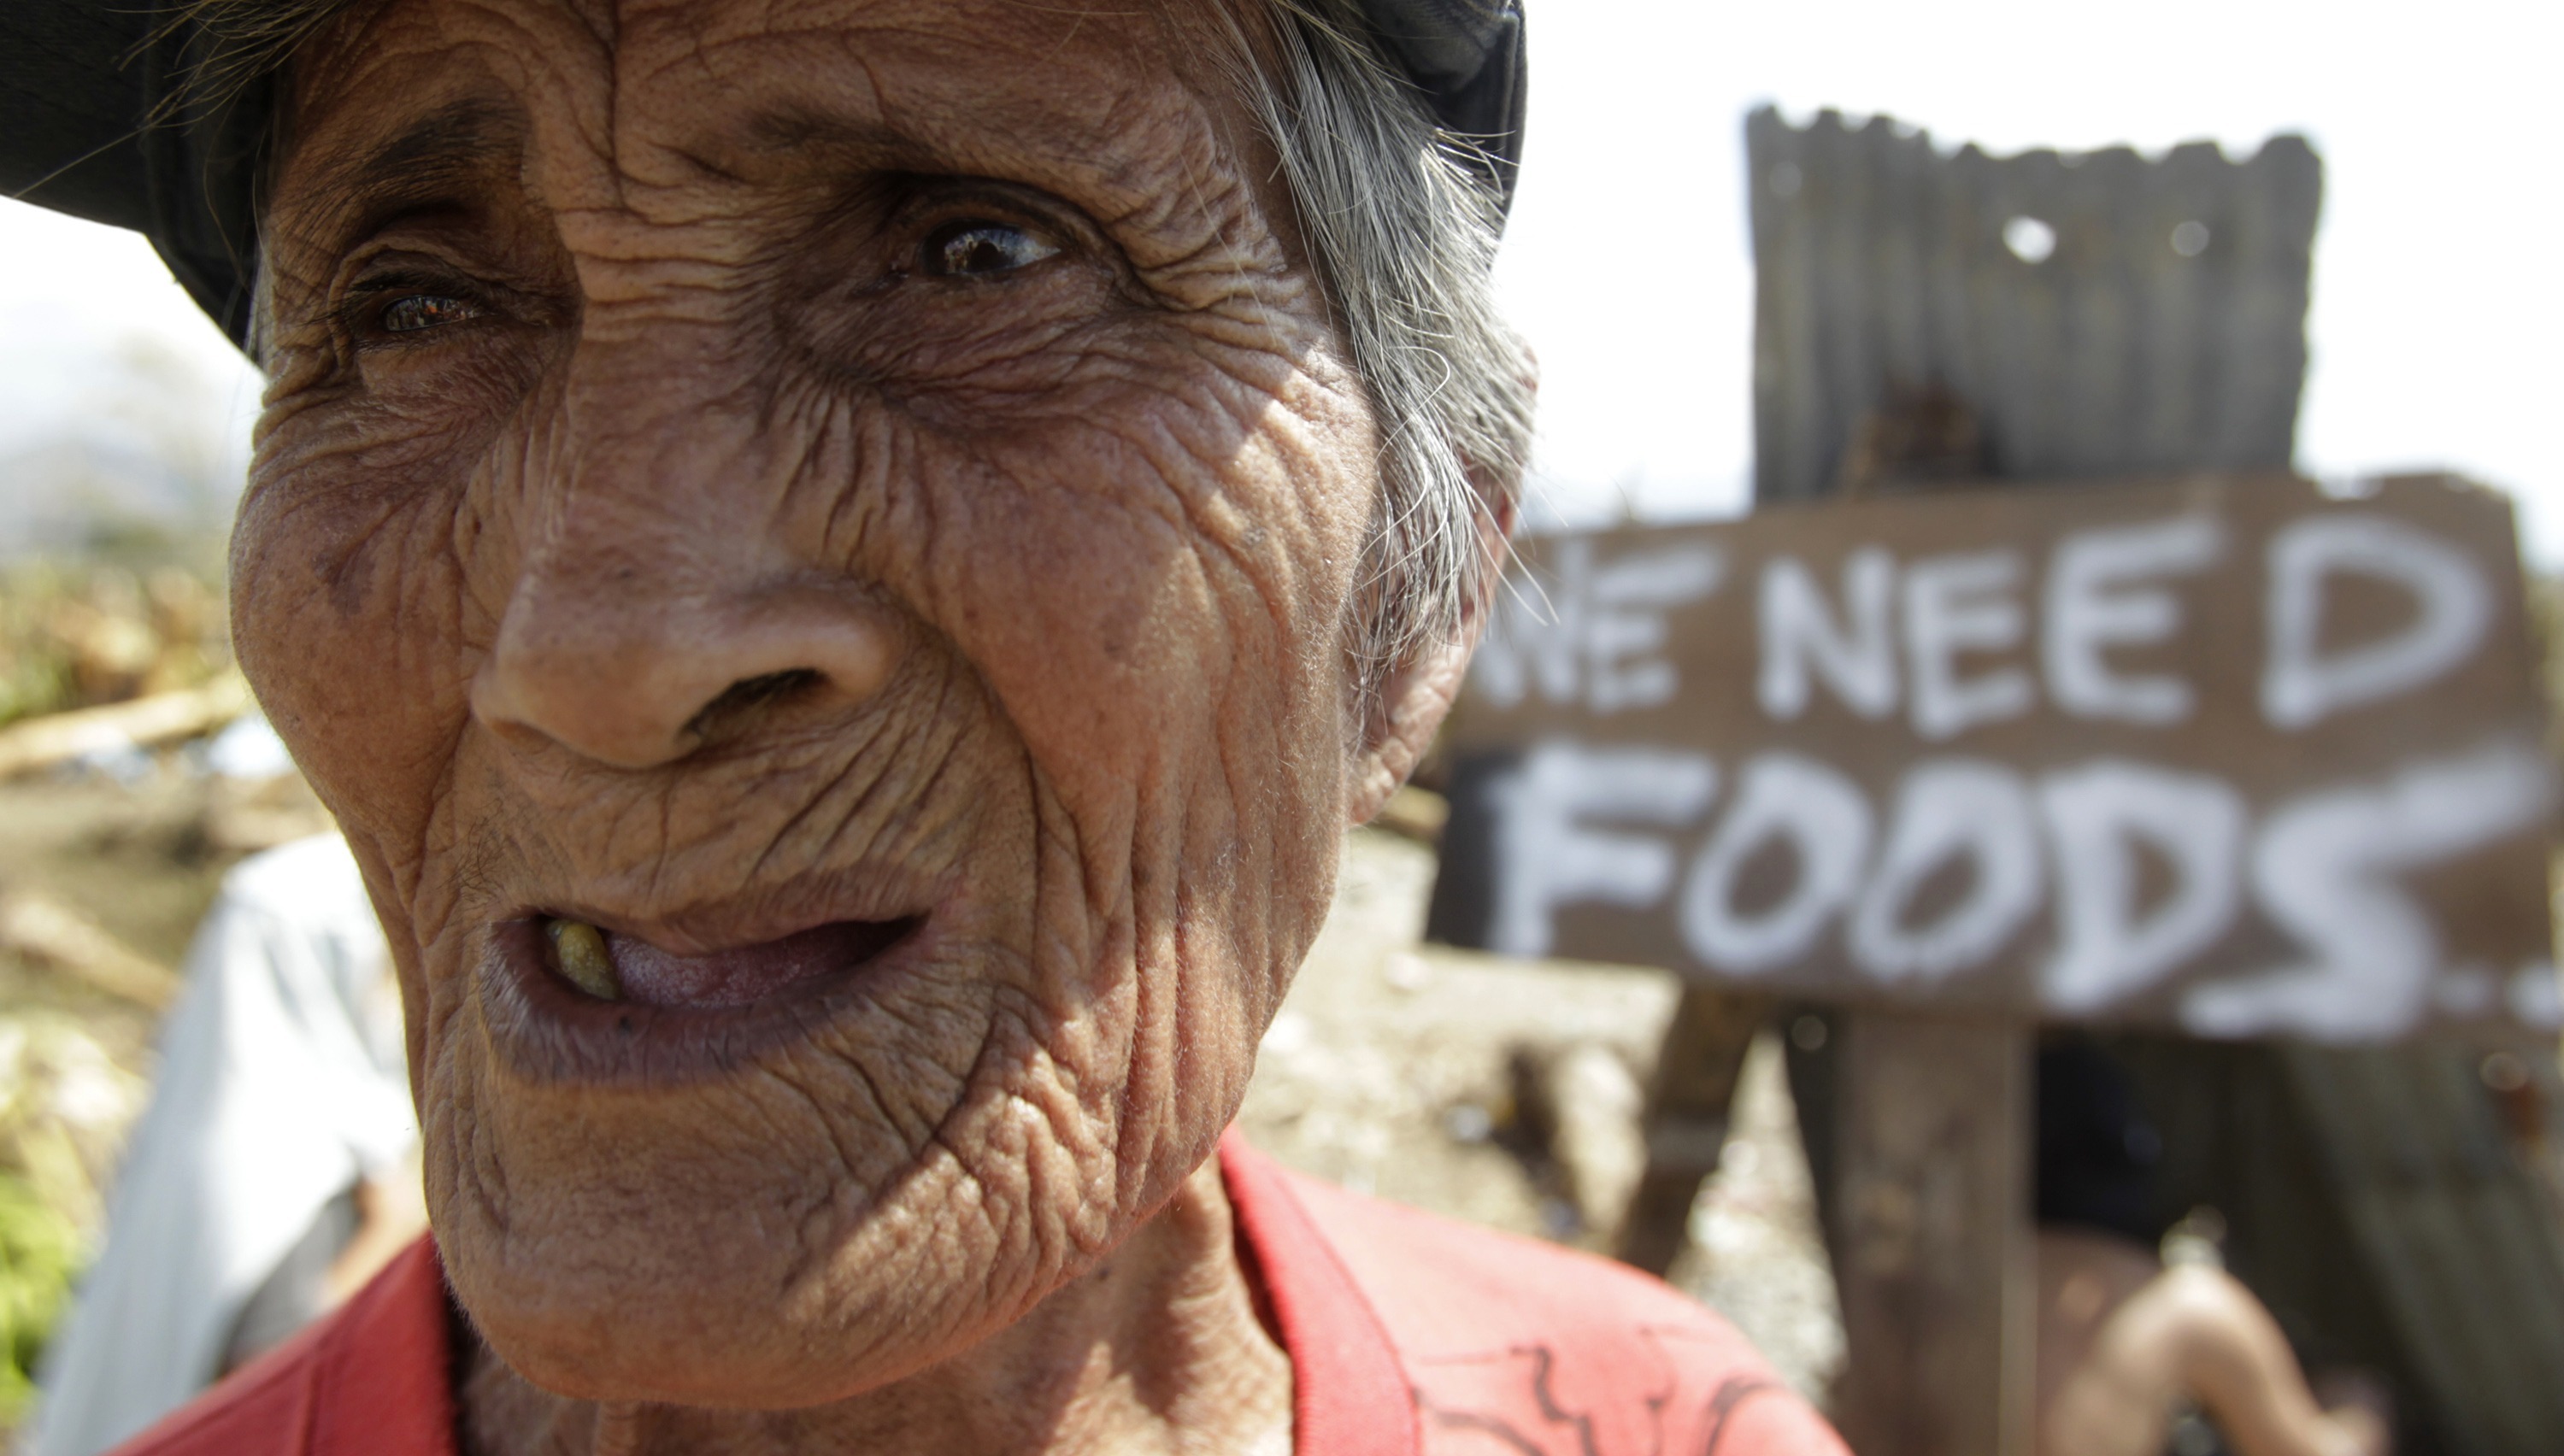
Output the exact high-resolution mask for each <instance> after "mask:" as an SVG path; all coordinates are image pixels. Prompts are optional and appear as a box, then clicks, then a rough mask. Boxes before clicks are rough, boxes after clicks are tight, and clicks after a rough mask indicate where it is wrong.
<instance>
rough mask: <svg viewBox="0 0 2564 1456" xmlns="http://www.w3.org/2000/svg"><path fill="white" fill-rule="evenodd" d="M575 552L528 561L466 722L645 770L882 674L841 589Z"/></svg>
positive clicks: (852, 699) (851, 691)
mask: <svg viewBox="0 0 2564 1456" xmlns="http://www.w3.org/2000/svg"><path fill="white" fill-rule="evenodd" d="M578 555H579V553H575V552H571V551H564V550H557V549H556V550H552V551H548V552H544V553H540V554H538V555H537V556H536V557H535V558H534V559H533V560H531V561H530V562H529V563H528V568H527V569H526V571H525V572H524V574H523V575H522V576H521V578H520V580H519V582H518V587H517V591H516V593H515V595H514V596H513V597H512V598H511V600H510V601H509V603H508V609H507V613H506V615H505V616H504V617H503V618H502V620H501V623H500V627H499V635H498V641H497V644H496V646H495V647H494V649H493V651H492V652H491V655H490V657H489V658H488V659H487V660H486V661H485V662H484V663H483V664H482V667H481V671H480V674H479V676H478V677H476V678H475V679H474V681H473V684H472V713H473V716H474V717H475V718H477V719H479V720H480V721H481V722H482V723H483V724H485V725H487V726H488V727H490V728H493V729H494V730H496V731H498V732H499V733H500V734H501V735H502V736H505V737H509V738H513V739H516V740H518V741H520V742H525V741H528V740H529V739H530V738H534V737H535V736H536V735H539V737H540V738H548V739H550V740H551V741H552V742H555V743H558V744H560V745H561V746H563V747H565V748H568V749H570V750H571V751H573V752H576V753H578V754H580V755H582V756H584V757H587V758H590V759H593V760H594V761H596V762H599V763H604V764H610V765H612V766H614V767H616V768H654V767H657V766H659V765H661V764H665V763H671V762H674V761H676V760H677V759H680V758H683V757H685V756H686V755H688V754H690V753H693V752H695V751H696V750H697V749H699V748H702V747H705V746H707V745H708V744H712V743H716V742H722V741H731V740H736V739H738V738H740V737H742V736H745V735H748V734H752V733H754V732H755V731H756V730H757V729H758V728H761V727H764V726H766V725H767V723H768V722H770V720H772V719H773V718H774V717H775V716H776V715H779V714H785V713H789V714H791V715H792V716H793V717H794V718H796V719H801V718H804V717H805V716H807V715H809V714H811V713H813V712H824V711H825V710H827V709H831V708H833V709H836V710H838V711H844V710H846V709H850V708H852V707H854V706H855V705H858V704H860V703H862V702H863V701H864V700H866V699H869V698H870V697H872V695H873V694H874V693H876V692H878V691H879V690H880V688H881V686H882V684H883V683H885V682H887V681H888V680H889V678H890V675H891V672H892V670H893V668H894V667H895V666H896V663H897V659H898V655H899V653H898V646H899V644H898V638H897V635H896V632H895V629H894V628H893V627H892V625H891V624H890V622H889V621H888V619H887V618H886V617H885V616H884V615H883V614H882V611H881V609H880V608H879V607H878V606H876V605H874V604H872V603H871V602H869V601H867V600H865V599H864V598H863V596H862V595H861V594H860V593H858V592H855V591H853V590H851V589H849V590H836V589H832V588H831V587H830V586H828V585H825V584H820V585H813V584H810V583H809V582H808V580H807V578H802V579H800V580H793V579H790V578H788V577H787V578H783V579H768V580H758V579H755V577H754V576H753V575H752V574H749V573H742V574H741V577H740V579H734V580H729V581H721V580H714V581H706V580H704V579H703V577H704V576H705V575H706V574H707V573H705V572H704V571H703V569H702V564H703V563H701V562H700V561H696V562H687V563H684V564H685V565H686V566H690V567H692V568H694V569H691V570H686V569H652V568H653V566H654V565H660V566H663V567H668V568H674V567H676V566H677V565H678V563H676V562H667V563H651V562H647V561H644V560H637V559H634V558H633V557H631V556H630V555H627V554H625V553H623V552H611V553H610V554H609V553H600V554H599V555H597V556H596V557H594V558H590V559H578V558H577V556H578ZM618 557H619V558H620V559H615V558H618ZM672 578H674V579H672ZM686 578H692V579H691V580H688V579H686Z"/></svg>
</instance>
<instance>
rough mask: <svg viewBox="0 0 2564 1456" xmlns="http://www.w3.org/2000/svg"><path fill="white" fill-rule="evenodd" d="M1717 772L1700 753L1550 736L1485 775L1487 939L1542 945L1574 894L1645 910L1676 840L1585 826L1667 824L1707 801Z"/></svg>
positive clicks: (1656, 897) (1658, 892)
mask: <svg viewBox="0 0 2564 1456" xmlns="http://www.w3.org/2000/svg"><path fill="white" fill-rule="evenodd" d="M1717 787H1718V773H1717V770H1716V769H1715V768H1713V767H1712V766H1711V764H1710V761H1709V760H1708V759H1707V758H1704V757H1702V756H1700V755H1699V754H1697V753H1673V752H1660V751H1657V750H1655V749H1651V748H1584V747H1580V746H1578V745H1577V744H1574V743H1565V742H1547V743H1542V744H1541V745H1539V746H1538V747H1535V748H1533V749H1532V750H1531V751H1530V752H1529V753H1526V754H1524V755H1523V761H1522V765H1521V766H1520V767H1518V768H1516V769H1514V770H1513V771H1512V772H1509V773H1506V774H1503V775H1502V776H1500V777H1498V778H1496V779H1494V780H1492V781H1490V782H1489V783H1488V785H1487V793H1488V795H1489V799H1490V803H1491V806H1492V807H1493V809H1494V811H1495V815H1494V817H1495V835H1494V838H1495V860H1496V863H1495V881H1496V886H1495V902H1496V904H1495V915H1494V922H1493V924H1492V925H1491V926H1490V927H1489V929H1488V936H1487V939H1488V948H1489V949H1491V950H1495V951H1497V952H1499V953H1502V954H1506V955H1546V954H1548V953H1549V946H1550V935H1551V921H1552V919H1553V918H1554V917H1555V916H1556V914H1557V912H1558V910H1559V909H1560V908H1561V907H1563V906H1567V905H1572V904H1578V903H1600V904H1603V905H1617V906H1622V907H1625V908H1627V909H1631V910H1644V909H1646V908H1647V907H1649V906H1651V905H1654V904H1655V903H1656V902H1658V901H1660V900H1662V899H1663V898H1664V896H1665V892H1666V891H1667V890H1669V889H1671V888H1672V886H1673V882H1674V850H1673V846H1672V845H1671V844H1668V843H1667V842H1665V841H1664V840H1663V839H1661V838H1658V837H1657V836H1655V835H1648V834H1609V833H1603V832H1601V831H1598V830H1595V829H1591V828H1588V827H1586V826H1587V824H1588V823H1589V822H1590V821H1593V820H1598V819H1602V820H1619V821H1621V822H1623V823H1630V824H1655V825H1663V826H1666V827H1669V828H1673V827H1679V826H1681V825H1683V824H1686V823H1689V822H1690V821H1691V820H1692V819H1694V818H1696V817H1698V816H1699V814H1700V812H1701V811H1702V810H1703V809H1706V808H1708V807H1709V798H1710V795H1711V794H1712V793H1713V792H1715V791H1716V789H1717Z"/></svg>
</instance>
